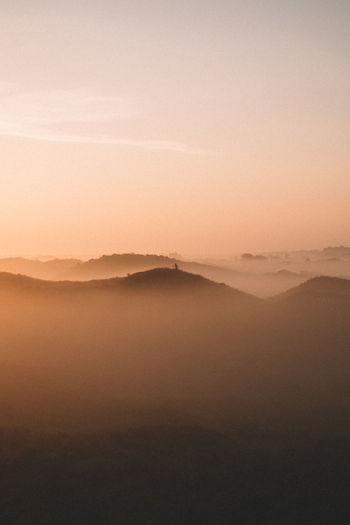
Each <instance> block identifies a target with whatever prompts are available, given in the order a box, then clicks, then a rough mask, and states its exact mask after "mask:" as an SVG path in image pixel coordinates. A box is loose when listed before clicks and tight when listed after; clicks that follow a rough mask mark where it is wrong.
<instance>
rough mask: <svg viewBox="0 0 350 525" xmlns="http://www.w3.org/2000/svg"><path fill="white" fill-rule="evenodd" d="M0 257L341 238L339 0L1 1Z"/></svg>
mask: <svg viewBox="0 0 350 525" xmlns="http://www.w3.org/2000/svg"><path fill="white" fill-rule="evenodd" d="M0 54H1V55H0V56H1V68H0V159H1V165H0V256H5V255H6V256H7V255H39V254H51V255H80V256H81V255H85V254H86V255H98V254H102V253H113V252H141V253H169V252H173V251H176V252H179V253H181V254H183V255H188V256H198V257H199V256H200V257H216V256H217V257H219V256H220V257H226V256H231V255H234V254H238V253H241V252H243V251H251V252H263V251H275V250H287V249H291V250H292V249H303V248H318V247H320V248H321V247H324V246H328V245H339V244H348V245H349V244H350V204H349V203H350V168H349V166H350V162H349V161H350V148H349V137H350V104H349V95H350V2H348V0H338V1H337V0H332V1H331V0H317V1H316V0H307V1H301V0H293V1H288V0H265V1H263V0H244V1H243V0H242V1H241V0H237V1H235V0H230V1H229V0H217V1H215V2H214V1H208V0H201V1H199V0H197V1H196V0H186V1H184V0H178V1H177V2H173V1H168V0H162V1H155V0H148V1H143V0H139V1H133V0H128V1H123V0H120V1H118V0H113V1H112V0H98V1H97V0H76V1H74V2H71V1H68V0H61V1H60V2H56V1H55V2H53V1H51V0H45V1H40V0H38V1H35V0H32V1H30V0H17V1H16V2H13V1H12V0H11V1H9V0H1V3H0Z"/></svg>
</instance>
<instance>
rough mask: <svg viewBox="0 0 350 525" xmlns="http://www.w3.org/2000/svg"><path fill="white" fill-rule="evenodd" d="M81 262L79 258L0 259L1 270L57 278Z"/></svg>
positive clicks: (39, 277)
mask: <svg viewBox="0 0 350 525" xmlns="http://www.w3.org/2000/svg"><path fill="white" fill-rule="evenodd" d="M79 262H80V261H79V259H50V260H48V261H40V260H36V259H26V258H24V257H7V258H3V259H0V272H9V273H20V274H24V275H28V276H30V277H36V278H38V279H53V280H56V279H60V278H61V276H62V275H63V274H64V272H67V271H68V270H69V269H70V268H72V267H73V266H75V265H77V264H78V263H79Z"/></svg>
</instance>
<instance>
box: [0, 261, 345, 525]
mask: <svg viewBox="0 0 350 525" xmlns="http://www.w3.org/2000/svg"><path fill="white" fill-rule="evenodd" d="M324 285H325V281H323V280H322V279H321V280H313V281H310V282H308V283H306V284H305V285H303V286H302V287H299V288H297V289H294V290H292V291H290V292H289V293H288V294H286V295H283V296H279V297H277V298H275V299H274V300H270V301H261V300H256V299H255V298H253V297H251V296H247V295H246V294H241V293H240V292H237V291H235V290H231V289H230V288H228V287H226V286H222V285H218V284H215V283H211V282H209V281H207V280H205V279H203V278H200V277H198V276H191V275H189V274H186V273H185V272H180V271H176V270H164V269H161V270H155V271H153V272H146V273H144V274H137V275H132V276H130V277H127V278H126V279H111V280H108V281H94V282H90V283H47V282H43V281H39V282H38V281H35V280H28V278H24V277H22V276H9V275H1V276H0V299H1V301H0V308H1V315H0V340H1V344H2V348H1V359H2V360H1V369H0V370H1V372H0V373H1V382H0V410H1V425H2V429H1V432H0V468H1V469H0V472H1V476H0V514H1V523H5V524H7V523H9V524H15V523H16V524H17V523H18V524H32V523H33V524H35V525H37V524H51V523H52V524H60V525H61V524H62V525H63V524H64V525H66V524H74V525H76V524H82V525H85V524H99V523H103V524H115V523H118V524H119V523H120V524H139V523H142V524H159V525H160V524H164V523H173V524H183V523H186V524H187V523H189V524H198V523H200V524H231V523H239V524H249V525H250V524H253V525H254V524H267V523H268V524H276V525H277V524H278V525H279V524H281V523H283V524H288V525H289V524H291V525H292V524H293V525H294V524H296V523H298V524H302V525H303V524H305V525H308V524H313V523H317V524H329V523H337V524H346V523H349V516H350V509H349V503H348V497H347V492H348V486H349V484H350V483H349V482H350V479H349V471H350V469H349V460H350V447H349V441H350V440H349V438H350V423H349V421H350V418H349V416H350V412H349V406H350V404H349V394H350V391H349V381H348V377H349V364H350V360H349V349H350V323H349V320H350V316H349V308H348V306H349V303H348V300H349V297H350V293H349V291H348V282H347V281H345V282H343V281H342V280H332V281H329V282H327V285H325V286H324Z"/></svg>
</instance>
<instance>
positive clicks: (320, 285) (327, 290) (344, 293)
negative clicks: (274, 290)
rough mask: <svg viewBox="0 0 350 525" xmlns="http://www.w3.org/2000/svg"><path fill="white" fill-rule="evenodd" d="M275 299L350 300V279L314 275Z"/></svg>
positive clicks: (300, 300)
mask: <svg viewBox="0 0 350 525" xmlns="http://www.w3.org/2000/svg"><path fill="white" fill-rule="evenodd" d="M273 300H274V301H279V302H291V301H299V302H300V303H302V302H304V304H307V303H309V302H310V301H312V302H320V301H321V302H328V303H330V302H332V303H334V302H340V303H342V302H343V301H350V280H349V279H340V278H338V277H325V276H321V277H314V278H313V279H309V280H308V281H306V282H304V283H302V284H300V285H299V286H297V287H295V288H292V289H290V290H288V291H287V292H284V293H282V294H279V295H278V296H276V297H274V298H273Z"/></svg>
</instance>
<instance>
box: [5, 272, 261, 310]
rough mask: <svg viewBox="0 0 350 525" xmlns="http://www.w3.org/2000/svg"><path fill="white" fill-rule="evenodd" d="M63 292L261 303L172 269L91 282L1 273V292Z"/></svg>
mask: <svg viewBox="0 0 350 525" xmlns="http://www.w3.org/2000/svg"><path fill="white" fill-rule="evenodd" d="M9 290H15V291H17V292H20V291H32V292H35V291H45V292H50V291H53V290H55V291H61V292H73V293H74V292H77V291H81V292H89V291H112V292H120V293H128V292H138V291H140V292H146V293H147V292H150V293H151V292H152V293H154V292H161V293H167V294H169V293H172V292H181V293H187V292H188V293H190V294H192V295H193V294H194V295H196V294H197V293H198V292H209V293H211V295H213V294H215V296H216V297H218V298H228V299H231V298H235V299H237V298H239V299H241V300H249V301H250V302H259V299H258V298H256V297H254V296H253V295H250V294H246V293H244V292H241V291H239V290H235V289H233V288H230V287H229V286H227V285H225V284H223V283H216V282H214V281H211V280H209V279H206V278H205V277H203V276H201V275H196V274H192V273H188V272H184V271H182V270H178V269H171V268H154V269H152V270H147V271H144V272H137V273H135V274H132V275H128V276H127V277H113V278H111V279H95V280H91V281H45V280H42V279H35V278H32V277H28V276H26V275H21V274H17V275H15V274H11V273H6V272H2V273H0V293H1V291H9Z"/></svg>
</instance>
